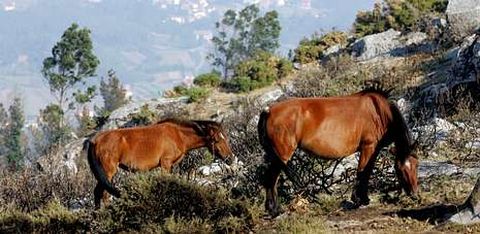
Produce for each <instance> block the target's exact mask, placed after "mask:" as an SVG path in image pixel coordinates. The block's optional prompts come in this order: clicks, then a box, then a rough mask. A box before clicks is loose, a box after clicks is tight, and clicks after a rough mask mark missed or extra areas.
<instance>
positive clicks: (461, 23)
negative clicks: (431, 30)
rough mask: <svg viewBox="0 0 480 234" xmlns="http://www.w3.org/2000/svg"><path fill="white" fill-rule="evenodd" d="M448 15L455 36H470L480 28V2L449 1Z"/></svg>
mask: <svg viewBox="0 0 480 234" xmlns="http://www.w3.org/2000/svg"><path fill="white" fill-rule="evenodd" d="M446 14H447V19H448V23H449V25H450V29H451V31H452V32H453V34H454V35H455V36H456V37H459V38H463V37H465V36H468V35H470V34H472V33H473V32H474V31H475V30H476V29H478V28H479V27H480V0H449V1H448V6H447V11H446Z"/></svg>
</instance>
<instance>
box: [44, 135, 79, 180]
mask: <svg viewBox="0 0 480 234" xmlns="http://www.w3.org/2000/svg"><path fill="white" fill-rule="evenodd" d="M84 141H85V138H82V139H77V140H74V141H71V142H70V143H68V144H67V145H65V147H63V148H62V150H61V151H59V152H56V153H52V154H48V155H45V156H42V157H40V158H38V159H37V165H38V167H39V168H40V169H41V170H49V171H53V172H56V173H63V172H66V173H68V174H71V173H73V174H75V173H77V172H78V166H77V163H78V162H79V161H80V160H83V159H85V161H86V158H82V155H83V142H84Z"/></svg>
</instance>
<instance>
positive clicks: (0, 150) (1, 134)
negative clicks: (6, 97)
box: [0, 103, 8, 156]
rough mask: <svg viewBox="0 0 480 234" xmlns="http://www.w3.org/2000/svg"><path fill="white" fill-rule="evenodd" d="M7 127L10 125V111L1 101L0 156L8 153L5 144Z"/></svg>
mask: <svg viewBox="0 0 480 234" xmlns="http://www.w3.org/2000/svg"><path fill="white" fill-rule="evenodd" d="M7 127H8V113H7V111H6V110H5V108H4V107H3V104H2V103H0V156H3V155H5V154H6V153H7V148H6V146H5V145H6V144H5V140H6V136H7Z"/></svg>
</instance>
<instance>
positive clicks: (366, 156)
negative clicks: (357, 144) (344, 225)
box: [352, 144, 378, 207]
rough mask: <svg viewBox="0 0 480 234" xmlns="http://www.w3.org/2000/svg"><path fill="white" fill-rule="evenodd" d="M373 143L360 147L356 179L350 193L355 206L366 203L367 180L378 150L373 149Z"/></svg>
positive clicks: (367, 200)
mask: <svg viewBox="0 0 480 234" xmlns="http://www.w3.org/2000/svg"><path fill="white" fill-rule="evenodd" d="M375 147H376V146H375V144H368V145H366V146H364V147H362V149H361V153H360V160H359V162H358V167H357V179H356V181H355V186H354V188H353V193H352V202H354V203H355V206H356V207H359V206H362V205H368V204H369V203H370V199H369V198H368V181H369V179H370V176H371V174H372V171H373V168H374V167H375V161H376V157H377V155H378V151H377V150H375Z"/></svg>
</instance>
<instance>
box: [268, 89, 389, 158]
mask: <svg viewBox="0 0 480 234" xmlns="http://www.w3.org/2000/svg"><path fill="white" fill-rule="evenodd" d="M376 98H379V97H377V96H375V95H373V96H370V95H350V96H342V97H322V98H292V99H289V100H286V101H283V102H280V103H276V104H274V105H272V106H271V107H270V116H272V117H273V118H272V120H270V121H269V122H267V123H268V124H270V125H271V126H272V127H271V128H272V129H271V134H270V135H271V137H275V136H274V135H275V132H278V131H279V129H282V126H283V128H286V129H289V132H290V134H292V137H294V138H295V141H296V142H297V143H298V144H299V145H300V146H301V147H302V148H304V149H306V150H309V151H312V152H314V153H315V152H316V153H317V154H318V155H321V156H323V157H326V158H330V157H332V158H336V157H338V156H345V155H349V154H351V153H354V152H355V151H356V150H357V148H358V146H359V144H361V142H362V141H365V140H368V139H365V138H372V139H371V140H373V141H374V140H376V139H375V132H374V130H375V126H374V124H375V120H376V119H377V114H376V105H378V104H377V103H376V102H377V101H379V100H380V99H381V98H380V99H379V100H376ZM277 137H278V136H277Z"/></svg>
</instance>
